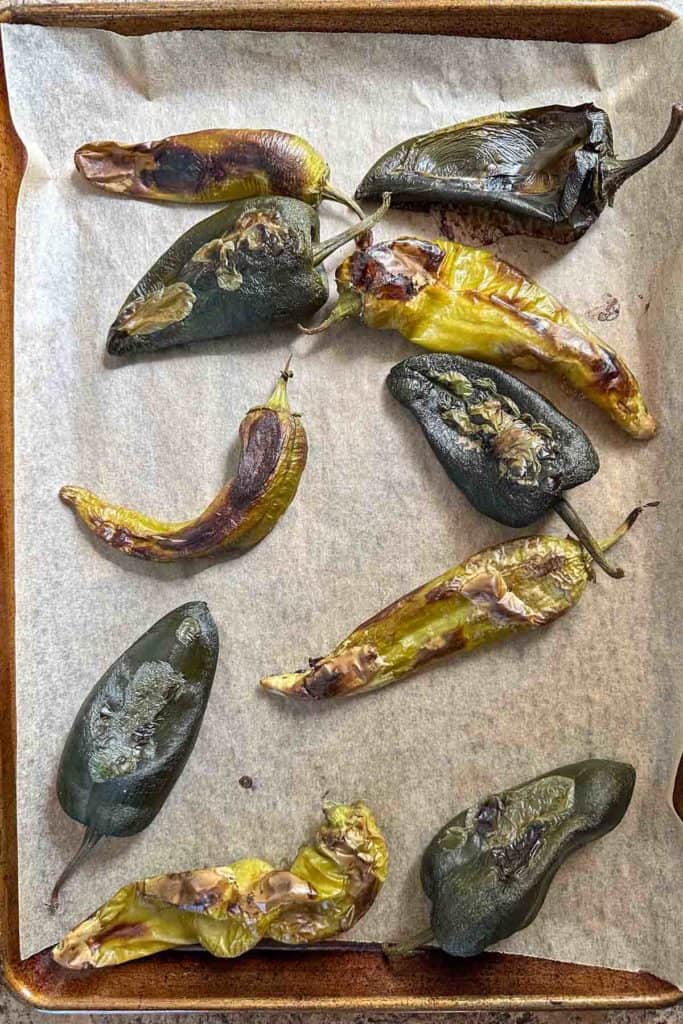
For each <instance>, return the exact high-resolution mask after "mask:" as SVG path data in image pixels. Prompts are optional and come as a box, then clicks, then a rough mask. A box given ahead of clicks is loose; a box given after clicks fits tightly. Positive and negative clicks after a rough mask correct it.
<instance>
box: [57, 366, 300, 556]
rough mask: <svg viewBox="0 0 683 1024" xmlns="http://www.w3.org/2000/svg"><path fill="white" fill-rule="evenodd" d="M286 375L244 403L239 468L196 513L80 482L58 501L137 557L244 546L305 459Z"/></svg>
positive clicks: (258, 533)
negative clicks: (151, 506)
mask: <svg viewBox="0 0 683 1024" xmlns="http://www.w3.org/2000/svg"><path fill="white" fill-rule="evenodd" d="M290 376H291V372H290V371H289V369H288V367H285V369H284V370H283V371H282V373H281V375H280V378H279V380H278V382H277V384H276V386H275V390H274V391H273V393H272V395H271V397H270V398H269V400H268V401H267V402H266V404H265V405H262V406H257V407H256V408H254V409H250V410H249V412H248V413H247V415H246V416H245V417H244V419H243V420H242V423H241V424H240V440H241V442H242V451H241V455H240V461H239V465H238V467H237V472H236V474H235V476H234V477H233V478H232V479H231V480H229V481H228V483H226V484H225V486H224V487H223V488H222V490H221V491H220V492H219V493H218V495H217V496H216V497H215V498H214V500H213V501H212V502H211V504H210V505H209V506H208V508H206V509H205V510H204V511H203V512H202V513H201V514H200V515H198V516H197V517H196V518H195V519H187V520H185V521H184V522H180V523H164V522H160V521H159V520H157V519H151V518H150V517H149V516H145V515H142V514H141V513H140V512H135V511H133V510H131V509H127V508H121V507H119V506H116V505H111V504H109V503H108V502H107V501H104V500H103V499H102V498H98V497H97V495H95V494H92V493H91V492H90V491H86V490H84V488H82V487H62V489H61V490H60V492H59V495H60V497H61V499H62V501H64V502H65V503H66V504H67V505H70V506H71V507H72V508H73V510H74V512H75V514H76V515H77V516H78V518H79V519H81V520H82V522H84V523H85V525H86V526H87V527H88V529H90V530H92V532H93V533H94V534H95V536H96V537H99V539H100V540H102V541H103V542H104V543H105V544H107V545H108V546H109V547H112V548H116V549H117V550H119V551H122V552H124V554H127V555H134V556H135V557H136V558H146V559H149V560H150V561H154V562H170V561H174V560H176V559H181V558H202V557H206V556H209V555H217V554H229V553H232V554H238V553H240V552H243V551H246V550H247V549H248V548H251V547H253V546H254V545H255V544H258V543H259V541H261V540H263V538H264V537H265V536H266V535H267V534H268V533H270V531H271V530H272V529H273V527H274V526H275V524H276V523H277V521H278V519H279V518H280V517H281V516H282V515H283V514H284V512H285V511H286V510H287V508H288V507H289V505H290V503H291V501H292V500H293V498H294V495H295V494H296V491H297V488H298V486H299V480H300V479H301V474H302V473H303V471H304V468H305V466H306V456H307V452H308V444H307V439H306V431H305V429H304V426H303V423H302V422H301V415H300V414H299V413H296V412H292V411H291V410H290V407H289V400H288V398H287V380H288V378H289V377H290Z"/></svg>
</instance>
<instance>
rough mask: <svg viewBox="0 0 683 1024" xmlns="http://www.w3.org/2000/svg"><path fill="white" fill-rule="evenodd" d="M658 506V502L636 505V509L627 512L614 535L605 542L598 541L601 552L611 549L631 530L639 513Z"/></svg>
mask: <svg viewBox="0 0 683 1024" xmlns="http://www.w3.org/2000/svg"><path fill="white" fill-rule="evenodd" d="M658 505H659V502H658V501H648V502H647V503H646V504H645V505H638V507H637V508H634V509H633V510H632V511H631V512H629V514H628V515H627V516H626V519H624V521H623V523H621V525H620V526H617V528H616V530H615V531H614V533H613V534H611V536H609V537H608V538H607V539H606V540H601V541H600V549H601V551H608V550H609V549H610V548H611V547H614V545H615V544H616V543H617V541H620V540H621V538H622V537H623V536H624V534H626V533H628V531H629V530H630V529H631V527H632V526H633V524H634V523H635V521H636V519H637V518H638V516H639V515H640V514H641V512H643V511H644V510H645V509H646V508H657V507H658Z"/></svg>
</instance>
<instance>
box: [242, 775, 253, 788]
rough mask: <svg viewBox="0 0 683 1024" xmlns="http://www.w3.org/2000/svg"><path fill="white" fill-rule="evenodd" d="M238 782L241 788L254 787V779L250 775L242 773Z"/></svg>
mask: <svg viewBox="0 0 683 1024" xmlns="http://www.w3.org/2000/svg"><path fill="white" fill-rule="evenodd" d="M239 784H240V786H241V787H242V789H253V788H254V780H253V779H252V777H251V775H242V776H241V777H240V780H239Z"/></svg>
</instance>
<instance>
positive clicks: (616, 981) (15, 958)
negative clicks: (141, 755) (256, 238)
mask: <svg viewBox="0 0 683 1024" xmlns="http://www.w3.org/2000/svg"><path fill="white" fill-rule="evenodd" d="M107 6H108V7H110V8H111V7H118V6H119V5H117V4H113V5H112V4H110V5H107ZM150 6H151V5H150ZM233 6H234V5H233ZM252 6H253V5H252ZM261 6H265V7H273V6H274V4H273V0H265V3H264V4H262V5H261ZM278 6H280V7H281V5H278ZM410 6H411V7H415V6H417V4H416V3H415V2H412V0H411V4H410ZM498 6H500V5H498ZM565 6H569V5H565ZM573 6H574V7H575V6H577V5H576V4H574V5H573ZM602 6H604V4H603V5H602ZM614 6H618V7H619V8H621V9H623V8H624V7H625V6H628V7H629V9H633V7H631V5H624V4H617V5H614ZM636 6H637V5H636ZM183 9H185V10H187V9H189V5H185V4H183ZM670 20H672V19H670ZM147 27H148V30H150V29H159V28H162V27H167V26H166V25H162V20H161V13H160V12H159V11H156V12H154V13H151V14H150V17H149V18H148V20H147ZM290 27H291V26H290ZM384 27H385V29H386V28H388V27H389V26H387V25H385V26H384ZM23 167H24V152H23V147H22V145H21V142H20V141H19V139H18V137H17V136H16V133H15V132H14V129H13V126H12V122H11V119H10V116H9V108H8V100H7V89H6V82H5V76H4V66H3V63H2V50H1V47H0V173H1V181H2V188H0V296H2V297H4V299H5V301H4V302H0V379H1V384H2V386H1V387H0V437H1V438H2V439H3V443H2V460H1V463H0V501H1V502H2V510H1V515H0V574H1V576H0V620H1V621H3V622H4V624H5V637H6V643H4V644H3V645H2V646H1V647H0V966H1V967H2V975H3V978H4V980H5V982H6V984H7V985H8V986H9V988H10V989H11V990H12V991H13V992H14V994H15V995H16V996H17V997H18V998H20V999H21V1000H23V1001H24V1002H26V1003H28V1004H30V1005H32V1006H34V1007H37V1008H40V1009H43V1010H51V1011H61V1012H66V1011H98V1010H101V1011H104V1010H129V1011H131V1010H140V1009H143V1008H144V1009H150V1010H173V1009H178V1010H185V1011H187V1010H223V1011H225V1010H303V1009H305V1010H368V1009H373V1010H399V1011H401V1010H402V1011H416V1010H441V1011H443V1010H483V1009H486V1010H501V1009H508V1010H522V1009H524V1010H548V1009H561V1008H564V1009H567V1008H571V1009H607V1008H622V1009H625V1008H645V1007H664V1006H670V1005H673V1004H674V1003H676V1002H678V1001H679V1000H680V999H682V998H683V992H681V991H680V990H679V989H678V988H676V987H675V986H673V985H671V984H669V983H668V982H665V981H662V980H660V979H658V978H655V977H654V976H653V975H649V974H637V973H630V972H626V971H612V970H606V969H601V968H596V967H584V966H581V965H577V964H563V963H559V962H556V961H551V960H541V959H533V958H531V957H513V956H505V955H504V954H497V953H491V954H485V955H483V956H481V957H477V958H475V959H473V960H467V961H454V960H453V959H451V958H449V957H446V956H444V955H443V954H441V953H440V952H439V951H437V950H430V951H428V952H425V953H423V954H421V955H420V956H418V957H415V958H412V959H409V960H406V961H403V962H399V963H395V964H389V963H388V962H387V961H386V960H385V959H384V957H383V956H382V954H381V952H380V951H379V950H378V949H377V948H364V949H361V948H359V947H355V948H347V949H344V950H334V951H330V952H319V951H303V952H300V951H292V952H287V953H276V952H272V951H259V950H256V951H254V952H253V953H251V954H248V955H247V956H245V957H243V958H241V959H240V960H238V961H232V962H229V963H225V962H223V961H216V960H213V959H212V958H210V957H207V956H204V955H202V954H196V953H191V952H183V951H179V952H176V953H172V954H169V955H167V956H160V957H157V958H154V959H151V960H148V961H136V962H133V963H131V964H128V965H126V966H125V967H122V968H118V969H117V970H116V971H101V972H99V971H98V972H89V973H87V974H84V973H77V972H66V971H63V970H62V969H61V968H59V967H57V965H56V964H54V962H53V961H52V958H51V956H50V953H49V951H48V950H44V951H43V952H41V953H38V954H36V955H35V956H33V957H31V958H29V959H28V960H24V961H22V960H21V959H20V956H19V919H18V905H17V836H16V793H15V741H16V728H15V710H14V683H15V673H14V523H13V342H12V319H13V315H12V314H13V310H12V298H13V257H14V228H15V212H16V201H17V195H18V191H19V185H20V182H21V176H22V173H23ZM677 788H678V787H677ZM275 965H277V969H274V966H275ZM188 990H189V994H188Z"/></svg>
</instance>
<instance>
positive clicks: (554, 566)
mask: <svg viewBox="0 0 683 1024" xmlns="http://www.w3.org/2000/svg"><path fill="white" fill-rule="evenodd" d="M564 564H565V558H564V555H547V556H545V557H543V556H539V557H536V558H529V559H528V561H526V562H525V563H524V565H523V566H520V569H523V571H524V575H525V576H526V577H527V578H528V579H532V580H539V579H543V577H544V576H550V574H551V573H553V572H559V571H560V570H561V569H562V568H563V567H564Z"/></svg>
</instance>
